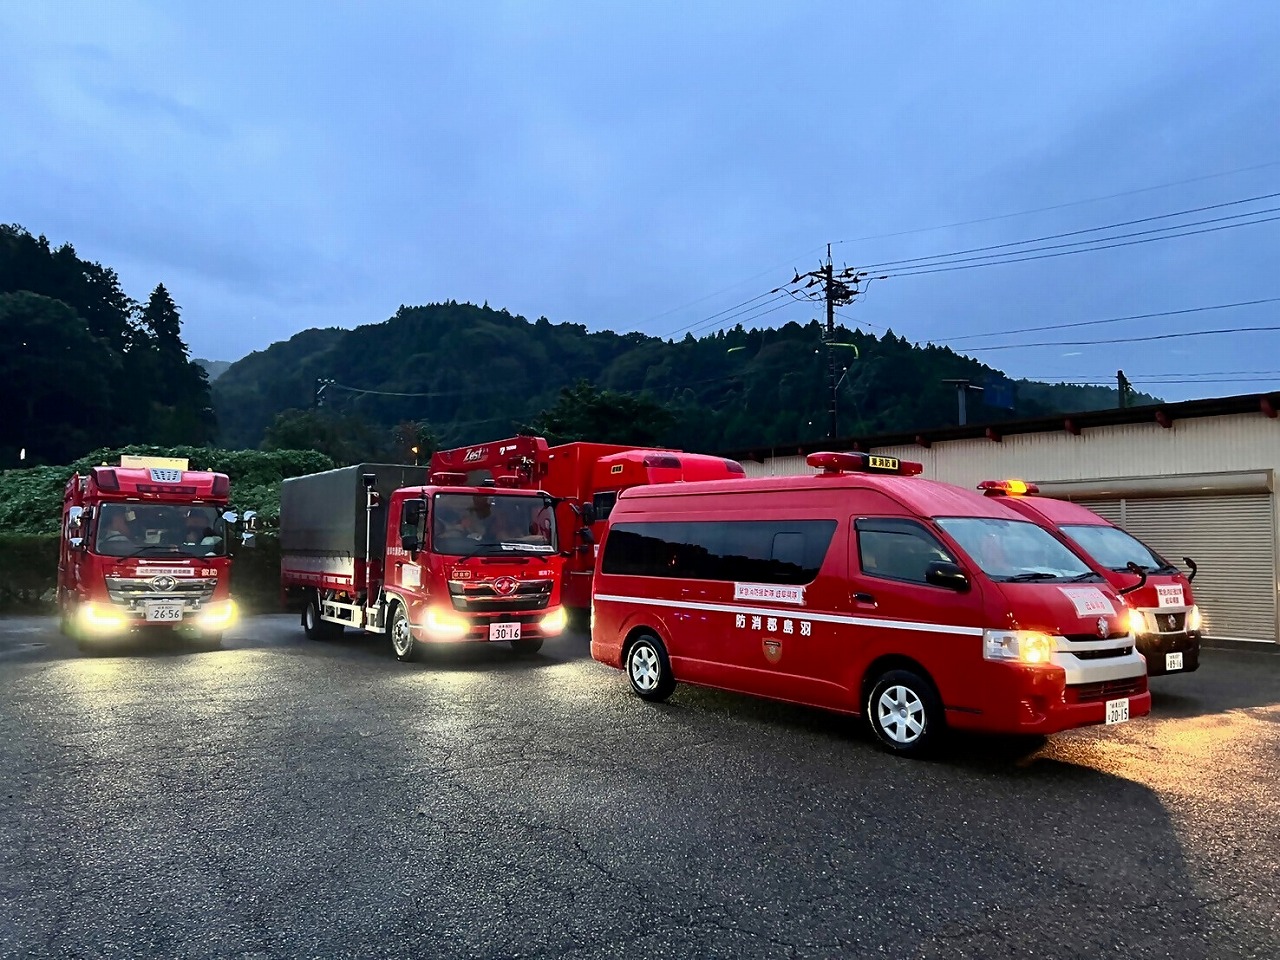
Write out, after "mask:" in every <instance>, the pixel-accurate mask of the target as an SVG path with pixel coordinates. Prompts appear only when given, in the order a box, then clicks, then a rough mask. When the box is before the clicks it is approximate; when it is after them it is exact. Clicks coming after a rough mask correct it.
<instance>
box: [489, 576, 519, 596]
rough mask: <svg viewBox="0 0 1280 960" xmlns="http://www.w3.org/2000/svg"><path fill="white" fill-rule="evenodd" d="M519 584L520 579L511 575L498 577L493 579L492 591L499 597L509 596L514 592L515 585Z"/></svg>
mask: <svg viewBox="0 0 1280 960" xmlns="http://www.w3.org/2000/svg"><path fill="white" fill-rule="evenodd" d="M518 586H520V581H518V580H516V579H514V578H513V577H499V578H498V579H497V580H495V581H493V589H494V592H495V593H497V594H498V596H500V597H509V596H511V595H512V594H513V593H515V592H516V587H518Z"/></svg>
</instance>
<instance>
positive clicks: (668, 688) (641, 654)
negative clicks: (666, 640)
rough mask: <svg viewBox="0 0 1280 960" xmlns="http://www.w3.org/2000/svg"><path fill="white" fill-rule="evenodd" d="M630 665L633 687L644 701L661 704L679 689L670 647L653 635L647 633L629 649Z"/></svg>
mask: <svg viewBox="0 0 1280 960" xmlns="http://www.w3.org/2000/svg"><path fill="white" fill-rule="evenodd" d="M626 666H627V679H628V680H630V681H631V689H632V690H634V691H635V693H636V696H638V697H640V699H642V700H648V701H650V702H651V703H661V702H662V701H663V700H666V699H667V697H669V696H671V693H672V691H673V690H675V688H676V678H675V677H674V676H673V675H672V673H671V660H670V658H668V657H667V648H666V647H664V646H663V645H662V641H661V640H659V639H658V638H657V637H655V636H654V635H653V634H650V633H646V634H642V635H641V636H639V637H637V638H636V640H635V642H634V643H632V644H631V647H630V649H628V650H627V660H626Z"/></svg>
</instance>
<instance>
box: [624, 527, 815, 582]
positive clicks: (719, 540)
mask: <svg viewBox="0 0 1280 960" xmlns="http://www.w3.org/2000/svg"><path fill="white" fill-rule="evenodd" d="M835 529H836V522H835V521H834V520H733V521H724V522H714V521H689V522H671V523H619V524H616V525H615V526H613V527H611V528H610V530H609V537H608V540H607V541H606V543H605V549H604V559H603V560H602V561H601V566H600V569H601V571H602V572H604V573H620V574H626V575H630V576H642V577H681V578H684V579H689V580H725V581H731V582H732V581H738V582H744V583H784V584H802V583H809V582H811V581H812V580H813V578H814V577H816V576H817V575H818V570H819V569H820V568H821V567H822V561H823V559H824V558H825V557H826V555H827V547H829V546H830V545H831V537H832V535H833V534H834V533H835Z"/></svg>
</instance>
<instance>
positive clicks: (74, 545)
mask: <svg viewBox="0 0 1280 960" xmlns="http://www.w3.org/2000/svg"><path fill="white" fill-rule="evenodd" d="M67 542H68V543H70V544H71V549H72V550H83V549H84V537H72V538H71V539H70V540H69V541H67Z"/></svg>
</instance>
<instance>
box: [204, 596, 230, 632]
mask: <svg viewBox="0 0 1280 960" xmlns="http://www.w3.org/2000/svg"><path fill="white" fill-rule="evenodd" d="M238 615H239V611H238V610H237V609H236V604H235V601H234V600H220V601H218V602H217V603H211V604H209V605H208V606H206V607H204V609H202V610H201V611H200V614H199V616H197V617H196V626H197V627H199V628H200V629H201V630H226V629H227V628H229V627H231V626H234V625H235V622H236V618H237V617H238Z"/></svg>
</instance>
